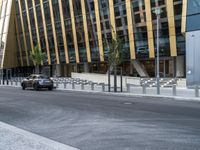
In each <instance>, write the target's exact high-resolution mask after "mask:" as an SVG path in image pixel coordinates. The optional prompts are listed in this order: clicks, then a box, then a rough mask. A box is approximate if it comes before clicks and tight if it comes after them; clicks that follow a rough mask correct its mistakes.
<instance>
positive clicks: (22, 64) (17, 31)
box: [15, 15, 24, 67]
mask: <svg viewBox="0 0 200 150" xmlns="http://www.w3.org/2000/svg"><path fill="white" fill-rule="evenodd" d="M15 25H16V34H17V44H18V48H19V55H20V62H21V66H22V67H23V66H24V62H23V59H22V47H21V43H20V41H19V39H20V36H19V27H18V21H17V18H16V15H15Z"/></svg>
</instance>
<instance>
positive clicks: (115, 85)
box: [114, 65, 117, 92]
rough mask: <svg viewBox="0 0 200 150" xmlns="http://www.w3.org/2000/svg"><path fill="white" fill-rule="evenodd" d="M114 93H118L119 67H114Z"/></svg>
mask: <svg viewBox="0 0 200 150" xmlns="http://www.w3.org/2000/svg"><path fill="white" fill-rule="evenodd" d="M114 92H117V65H114Z"/></svg>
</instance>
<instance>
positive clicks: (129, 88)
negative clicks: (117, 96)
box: [126, 84, 131, 93]
mask: <svg viewBox="0 0 200 150" xmlns="http://www.w3.org/2000/svg"><path fill="white" fill-rule="evenodd" d="M126 87H127V92H129V93H130V92H131V85H130V84H126Z"/></svg>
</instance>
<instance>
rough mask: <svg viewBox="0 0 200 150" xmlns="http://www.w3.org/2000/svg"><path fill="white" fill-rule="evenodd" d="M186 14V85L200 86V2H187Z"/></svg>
mask: <svg viewBox="0 0 200 150" xmlns="http://www.w3.org/2000/svg"><path fill="white" fill-rule="evenodd" d="M187 6H188V7H187V12H186V13H185V14H186V16H187V17H186V28H185V29H186V54H187V55H186V60H187V65H186V70H187V73H186V76H187V85H188V86H194V85H200V67H199V63H200V60H199V57H200V51H199V49H200V42H199V41H200V21H198V20H200V1H199V0H193V1H191V2H189V1H188V5H187Z"/></svg>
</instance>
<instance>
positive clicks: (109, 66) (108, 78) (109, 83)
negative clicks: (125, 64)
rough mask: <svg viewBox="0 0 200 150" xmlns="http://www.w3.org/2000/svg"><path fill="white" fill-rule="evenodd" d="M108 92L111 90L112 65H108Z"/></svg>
mask: <svg viewBox="0 0 200 150" xmlns="http://www.w3.org/2000/svg"><path fill="white" fill-rule="evenodd" d="M108 92H110V66H109V67H108Z"/></svg>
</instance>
